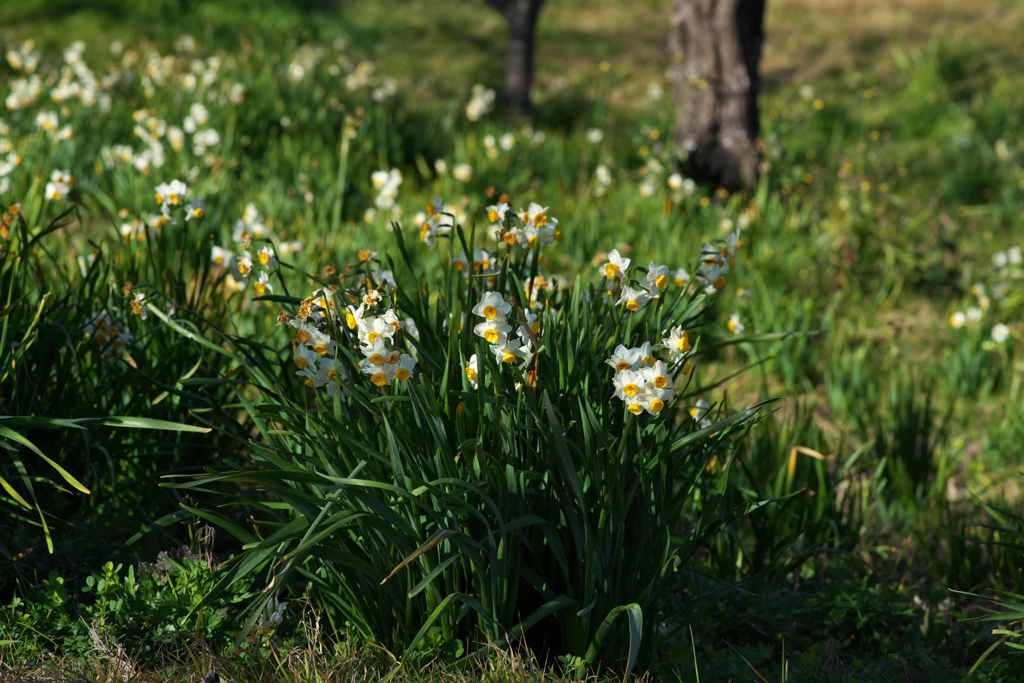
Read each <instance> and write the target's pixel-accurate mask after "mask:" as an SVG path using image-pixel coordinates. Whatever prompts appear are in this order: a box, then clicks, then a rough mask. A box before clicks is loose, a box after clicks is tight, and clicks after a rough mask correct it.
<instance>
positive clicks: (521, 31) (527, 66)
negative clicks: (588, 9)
mask: <svg viewBox="0 0 1024 683" xmlns="http://www.w3.org/2000/svg"><path fill="white" fill-rule="evenodd" d="M487 3H488V4H489V5H490V6H491V7H493V8H494V9H495V10H497V11H498V12H500V13H501V14H502V15H504V17H505V22H506V24H507V43H506V46H505V93H504V95H505V105H506V106H507V107H508V110H509V111H510V112H511V113H512V115H513V116H516V117H521V118H527V117H529V116H530V114H531V112H532V110H533V106H532V102H531V101H530V91H531V89H532V88H533V71H534V53H535V50H536V36H537V19H538V18H539V17H540V10H541V7H542V6H543V5H544V0H487Z"/></svg>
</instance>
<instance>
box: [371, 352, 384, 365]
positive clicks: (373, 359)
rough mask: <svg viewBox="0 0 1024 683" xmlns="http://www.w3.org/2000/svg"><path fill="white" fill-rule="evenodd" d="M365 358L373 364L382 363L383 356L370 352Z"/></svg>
mask: <svg viewBox="0 0 1024 683" xmlns="http://www.w3.org/2000/svg"><path fill="white" fill-rule="evenodd" d="M367 360H368V361H370V362H371V363H373V364H374V365H384V356H382V355H380V354H379V353H372V354H370V356H369V358H367Z"/></svg>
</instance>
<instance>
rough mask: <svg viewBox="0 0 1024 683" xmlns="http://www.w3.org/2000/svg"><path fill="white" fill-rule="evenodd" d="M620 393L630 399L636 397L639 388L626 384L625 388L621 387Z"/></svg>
mask: <svg viewBox="0 0 1024 683" xmlns="http://www.w3.org/2000/svg"><path fill="white" fill-rule="evenodd" d="M622 393H624V394H625V395H626V396H629V397H631V398H632V397H633V396H636V395H637V394H639V393H640V387H639V386H637V385H636V384H627V385H626V386H624V387H622Z"/></svg>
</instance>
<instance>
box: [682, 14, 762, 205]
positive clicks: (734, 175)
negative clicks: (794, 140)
mask: <svg viewBox="0 0 1024 683" xmlns="http://www.w3.org/2000/svg"><path fill="white" fill-rule="evenodd" d="M765 2H766V0H676V4H675V12H674V13H673V17H672V31H671V34H670V36H671V38H670V48H671V51H672V78H673V80H674V81H675V88H676V106H677V114H676V116H677V118H676V135H677V139H678V143H679V146H680V147H681V150H682V152H683V153H684V155H685V162H684V167H685V169H686V171H687V173H688V175H690V176H692V177H694V178H695V179H697V180H702V181H705V182H713V183H717V184H719V185H722V186H725V187H728V188H730V189H750V188H752V187H754V186H755V185H756V184H757V175H758V167H759V165H760V155H759V153H758V146H757V136H758V133H759V131H760V121H759V113H758V106H757V96H758V90H759V88H760V76H759V72H760V65H761V50H762V45H763V43H764V11H765Z"/></svg>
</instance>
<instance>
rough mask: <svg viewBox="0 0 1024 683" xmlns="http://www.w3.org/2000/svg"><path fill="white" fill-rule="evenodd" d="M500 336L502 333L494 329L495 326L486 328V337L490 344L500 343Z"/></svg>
mask: <svg viewBox="0 0 1024 683" xmlns="http://www.w3.org/2000/svg"><path fill="white" fill-rule="evenodd" d="M500 336H501V335H500V334H499V333H498V331H497V330H496V329H494V328H493V327H492V328H490V329H487V330H484V339H486V340H487V343H488V344H497V343H498V338H499V337H500Z"/></svg>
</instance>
